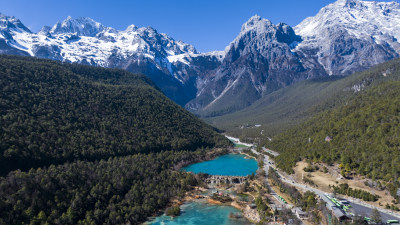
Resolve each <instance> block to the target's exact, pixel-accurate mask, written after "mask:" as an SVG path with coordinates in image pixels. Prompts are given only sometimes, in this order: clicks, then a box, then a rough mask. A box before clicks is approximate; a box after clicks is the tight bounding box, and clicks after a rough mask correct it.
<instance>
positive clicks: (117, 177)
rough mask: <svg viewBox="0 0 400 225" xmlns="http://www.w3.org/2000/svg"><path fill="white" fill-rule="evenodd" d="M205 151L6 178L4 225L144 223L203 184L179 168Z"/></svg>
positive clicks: (0, 192) (0, 206) (0, 209)
mask: <svg viewBox="0 0 400 225" xmlns="http://www.w3.org/2000/svg"><path fill="white" fill-rule="evenodd" d="M205 156H206V151H205V150H198V151H195V152H188V151H179V152H178V151H166V152H161V153H149V154H135V155H132V156H125V157H114V158H109V159H108V160H100V161H95V162H84V161H76V162H74V163H66V164H63V165H59V166H54V165H51V166H50V167H48V168H47V169H41V168H39V169H31V170H30V171H29V172H21V171H19V170H17V171H13V172H11V173H10V174H8V176H7V177H2V178H0V224H46V222H47V223H48V224H103V223H106V224H126V223H131V224H138V223H139V222H142V221H145V220H146V218H147V217H148V216H151V215H153V214H154V213H155V212H157V210H158V209H160V208H161V207H165V206H167V204H168V203H169V201H170V198H171V197H174V196H179V195H181V196H182V195H184V194H185V192H186V191H187V190H190V188H191V187H192V185H196V184H197V182H198V181H197V180H196V178H195V176H194V175H192V174H190V173H186V172H181V171H179V170H173V169H172V168H173V167H175V165H176V164H179V163H182V162H186V163H187V162H193V161H197V160H200V159H203V158H204V157H205Z"/></svg>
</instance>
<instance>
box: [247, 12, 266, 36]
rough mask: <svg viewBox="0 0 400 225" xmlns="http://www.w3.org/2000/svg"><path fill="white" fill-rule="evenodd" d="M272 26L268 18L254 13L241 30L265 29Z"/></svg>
mask: <svg viewBox="0 0 400 225" xmlns="http://www.w3.org/2000/svg"><path fill="white" fill-rule="evenodd" d="M270 26H272V23H271V21H269V20H267V19H262V18H261V17H260V16H259V15H257V14H256V15H254V16H252V17H250V19H249V20H247V22H246V23H244V24H243V25H242V30H241V32H247V31H249V30H253V29H256V30H264V29H265V28H267V27H270Z"/></svg>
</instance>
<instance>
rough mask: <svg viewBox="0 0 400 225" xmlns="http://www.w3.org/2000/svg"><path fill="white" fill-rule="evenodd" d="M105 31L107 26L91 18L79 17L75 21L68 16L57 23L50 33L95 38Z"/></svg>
mask: <svg viewBox="0 0 400 225" xmlns="http://www.w3.org/2000/svg"><path fill="white" fill-rule="evenodd" d="M105 29H106V27H105V26H103V25H102V24H101V23H99V22H96V21H94V20H93V19H91V18H88V17H79V18H77V19H73V18H72V17H71V16H68V17H67V18H66V19H65V20H64V21H63V22H58V23H56V24H55V25H54V26H53V28H51V30H50V33H52V34H60V33H76V34H77V35H81V36H89V37H93V36H96V34H98V33H100V32H102V31H104V30H105Z"/></svg>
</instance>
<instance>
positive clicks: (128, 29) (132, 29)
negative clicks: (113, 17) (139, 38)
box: [125, 24, 138, 32]
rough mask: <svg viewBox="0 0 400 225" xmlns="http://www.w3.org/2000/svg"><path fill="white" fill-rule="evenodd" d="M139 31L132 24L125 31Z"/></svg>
mask: <svg viewBox="0 0 400 225" xmlns="http://www.w3.org/2000/svg"><path fill="white" fill-rule="evenodd" d="M137 29H138V27H137V26H135V25H133V24H131V25H129V26H128V27H127V28H126V29H125V31H126V32H129V31H136V30H137Z"/></svg>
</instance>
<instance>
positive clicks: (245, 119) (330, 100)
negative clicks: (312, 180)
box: [205, 59, 400, 138]
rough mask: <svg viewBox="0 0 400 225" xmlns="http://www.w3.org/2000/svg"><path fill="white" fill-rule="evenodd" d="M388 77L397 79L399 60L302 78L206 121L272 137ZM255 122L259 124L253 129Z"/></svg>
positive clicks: (235, 132)
mask: <svg viewBox="0 0 400 225" xmlns="http://www.w3.org/2000/svg"><path fill="white" fill-rule="evenodd" d="M390 80H400V59H395V60H392V61H389V62H386V63H383V64H380V65H377V66H375V67H373V68H371V69H369V70H366V71H364V72H360V73H355V74H352V75H350V76H347V77H332V78H320V79H312V80H306V81H302V82H299V83H296V84H293V85H290V86H288V87H285V88H282V89H280V90H278V91H275V92H273V93H271V94H268V95H266V96H263V97H262V98H261V99H260V100H258V101H256V102H255V103H253V104H252V105H251V106H249V107H247V108H245V109H243V110H241V111H238V112H235V113H231V114H227V115H224V116H218V117H211V118H205V120H206V121H207V122H209V123H210V124H212V125H213V126H215V127H217V128H219V129H222V130H226V131H227V133H229V134H231V135H233V136H237V137H239V136H242V137H250V138H254V137H259V136H260V132H261V130H263V136H264V138H265V136H267V137H272V136H274V135H277V134H279V133H281V132H283V131H286V130H288V129H290V128H293V127H295V126H296V125H299V124H301V123H303V122H305V121H306V120H308V119H310V118H311V117H312V116H314V115H316V114H318V113H320V112H322V111H324V110H327V109H331V108H334V107H337V106H340V105H344V104H346V103H347V101H348V100H349V99H350V98H352V97H353V96H354V93H357V91H358V90H366V89H368V88H370V87H373V86H375V85H378V84H380V83H382V82H386V81H390ZM257 124H259V125H261V127H259V128H254V125H257ZM240 127H244V128H243V129H239V128H240Z"/></svg>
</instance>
